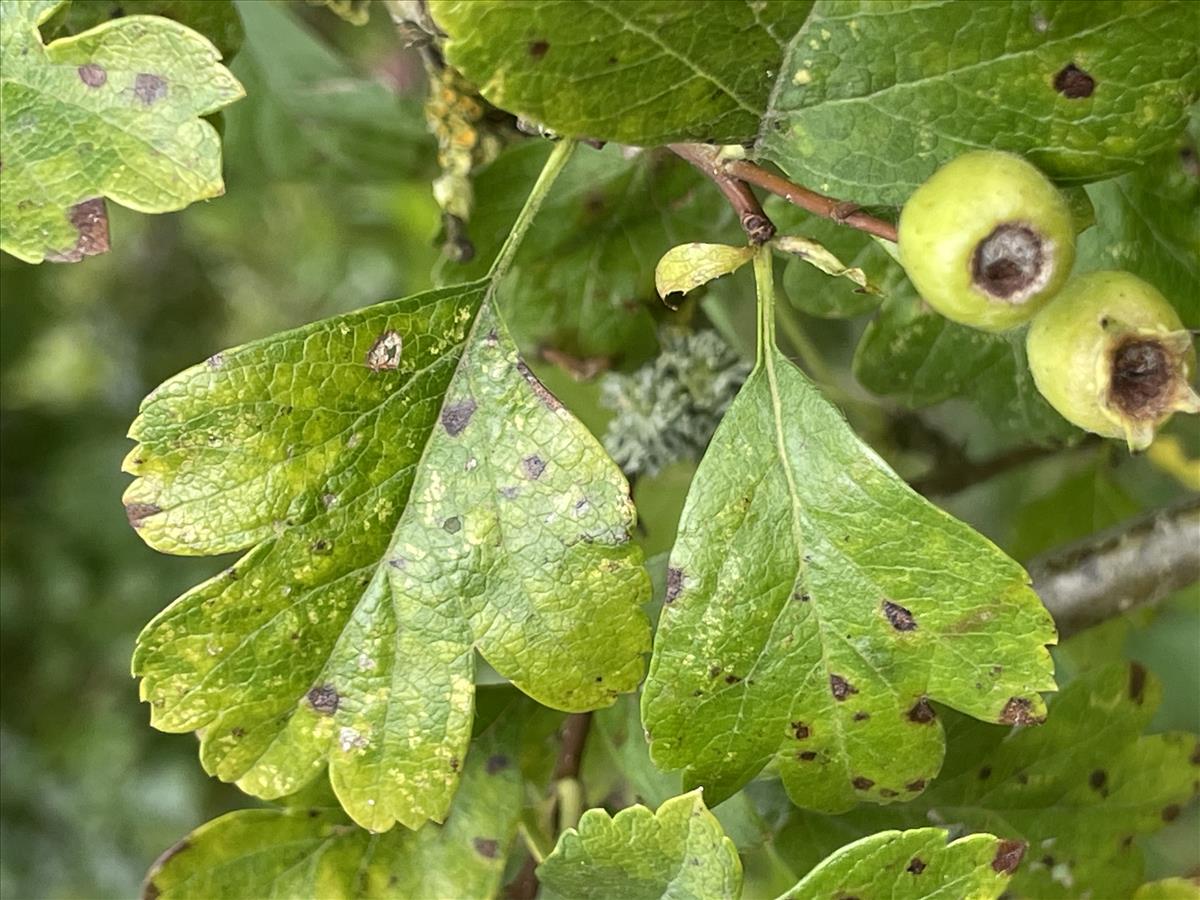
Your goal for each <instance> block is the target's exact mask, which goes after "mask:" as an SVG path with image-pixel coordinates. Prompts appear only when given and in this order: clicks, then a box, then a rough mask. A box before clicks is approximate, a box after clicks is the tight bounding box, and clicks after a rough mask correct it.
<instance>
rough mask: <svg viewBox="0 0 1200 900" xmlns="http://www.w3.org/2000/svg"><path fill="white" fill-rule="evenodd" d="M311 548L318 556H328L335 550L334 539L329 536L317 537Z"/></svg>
mask: <svg viewBox="0 0 1200 900" xmlns="http://www.w3.org/2000/svg"><path fill="white" fill-rule="evenodd" d="M309 549H311V550H312V552H313V553H314V554H315V555H317V556H328V555H329V554H330V553H332V552H333V541H331V540H330V539H329V538H317V539H316V540H315V541H313V542H312V544H311V545H310V547H309Z"/></svg>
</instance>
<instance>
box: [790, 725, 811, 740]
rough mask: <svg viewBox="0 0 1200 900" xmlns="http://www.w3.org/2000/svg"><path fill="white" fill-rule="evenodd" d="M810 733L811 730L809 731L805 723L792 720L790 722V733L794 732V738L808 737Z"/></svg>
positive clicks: (802, 738)
mask: <svg viewBox="0 0 1200 900" xmlns="http://www.w3.org/2000/svg"><path fill="white" fill-rule="evenodd" d="M811 733H812V732H811V731H809V728H808V726H807V725H805V724H804V723H803V722H793V723H792V734H794V735H795V736H796V740H798V741H802V740H804V739H805V738H806V737H808V736H809V735H810V734H811Z"/></svg>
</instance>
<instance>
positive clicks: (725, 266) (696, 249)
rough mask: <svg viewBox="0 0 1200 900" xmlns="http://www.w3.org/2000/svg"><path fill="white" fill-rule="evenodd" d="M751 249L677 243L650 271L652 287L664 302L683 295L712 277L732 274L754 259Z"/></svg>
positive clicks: (753, 251) (722, 245) (706, 282)
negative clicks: (670, 296) (652, 272)
mask: <svg viewBox="0 0 1200 900" xmlns="http://www.w3.org/2000/svg"><path fill="white" fill-rule="evenodd" d="M755 252H756V251H755V249H754V248H753V247H731V246H730V245H728V244H680V245H679V246H677V247H672V248H671V249H670V250H668V251H667V252H666V253H664V254H663V257H662V259H660V260H659V261H658V265H657V266H655V268H654V287H655V289H656V290H657V291H658V296H660V297H662V298H663V299H664V300H666V299H667V297H668V295H670V294H686V293H687V292H688V291H693V290H695V289H696V288H698V287H700V286H701V285H704V284H708V282H710V281H712V280H713V279H714V278H720V277H721V276H722V275H729V274H730V273H732V272H736V271H737V270H738V269H740V268H741V267H742V266H744V265H745V264H746V263H748V262H750V260H751V259H753V258H754V254H755Z"/></svg>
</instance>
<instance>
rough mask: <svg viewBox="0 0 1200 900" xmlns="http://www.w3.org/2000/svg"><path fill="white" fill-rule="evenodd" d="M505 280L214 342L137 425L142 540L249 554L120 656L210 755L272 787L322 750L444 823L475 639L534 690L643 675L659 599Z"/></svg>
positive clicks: (361, 815)
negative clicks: (538, 361)
mask: <svg viewBox="0 0 1200 900" xmlns="http://www.w3.org/2000/svg"><path fill="white" fill-rule="evenodd" d="M494 288H495V282H494V281H492V280H486V279H485V280H483V281H477V282H472V283H469V284H465V285H459V286H456V287H452V288H444V289H440V290H434V291H430V292H427V293H424V294H418V295H416V296H413V297H408V298H405V299H403V300H396V301H391V302H388V303H382V304H378V305H376V306H372V307H368V308H366V309H363V310H359V311H357V312H354V313H350V314H347V315H342V316H338V317H335V318H332V319H327V320H324V321H321V322H316V323H313V324H311V325H308V326H305V327H303V328H299V329H296V330H294V331H291V332H286V333H283V334H280V335H276V336H274V337H270V338H267V339H265V340H262V341H257V342H255V343H251V344H247V345H245V346H243V347H240V348H236V349H234V350H230V351H228V352H225V353H221V354H217V355H216V356H214V357H212V358H210V359H209V360H208V361H207V362H206V363H203V364H201V365H199V366H196V367H194V368H192V369H189V370H187V371H185V372H183V373H181V374H180V375H178V376H176V377H174V378H172V379H170V380H169V381H167V382H166V383H165V384H163V385H162V386H160V387H159V388H158V389H157V390H155V391H154V392H153V393H152V394H151V395H150V396H149V397H148V398H147V399H146V401H145V402H144V403H143V406H142V410H141V413H140V414H139V416H138V418H137V420H136V421H135V422H134V424H133V426H132V427H131V430H130V435H131V436H132V437H133V438H134V439H135V440H137V441H138V442H139V443H138V446H137V447H135V448H134V450H133V451H131V453H130V454H129V456H128V458H127V461H126V469H127V471H129V472H131V473H132V474H134V475H136V476H137V480H136V481H134V482H133V484H131V485H130V487H129V489H128V491H127V493H126V497H125V501H126V510H127V512H128V514H129V518H130V522H131V523H132V524H133V525H134V527H136V528H137V529H138V531H139V533H140V534H141V536H142V537H143V539H145V540H146V541H147V543H149V544H150V545H151V546H153V547H155V548H157V549H160V550H164V551H167V552H174V553H183V554H214V553H225V552H229V551H234V550H242V549H245V548H250V549H249V552H248V553H246V555H245V556H244V557H242V559H240V560H239V561H238V562H237V563H236V564H234V565H233V566H232V567H231V568H229V569H228V570H226V571H225V572H224V573H222V574H221V575H218V576H217V577H215V578H214V579H212V580H211V581H209V582H207V583H205V584H202V585H200V586H199V587H197V588H195V589H194V590H192V591H190V592H188V593H187V594H185V595H184V596H182V597H181V598H179V599H178V600H177V601H176V602H175V603H173V604H172V605H171V606H170V607H168V608H167V609H166V610H164V611H163V612H162V613H161V614H160V615H159V616H158V617H157V618H155V619H154V621H152V622H151V623H150V624H149V625H148V626H147V627H146V629H145V630H144V631H143V633H142V635H141V636H140V638H139V640H138V645H137V650H136V652H135V655H134V663H133V668H134V673H135V674H137V675H140V676H141V677H142V679H143V680H142V686H141V691H142V696H143V698H144V699H146V700H148V701H149V702H150V703H151V707H152V722H153V724H154V725H155V726H156V727H158V728H160V729H163V730H167V731H191V730H196V729H202V732H203V735H202V739H201V759H202V762H203V763H204V766H205V768H206V770H207V771H209V772H210V773H212V774H215V775H217V776H218V777H220V778H221V779H223V780H226V781H236V782H237V783H238V784H239V786H240V787H241V788H242V789H243V790H246V791H247V792H249V793H251V794H254V795H255V796H259V797H264V798H273V797H280V796H284V795H286V794H289V793H292V792H294V791H296V790H298V789H299V788H300V787H302V786H303V785H304V784H305V783H307V782H308V781H310V780H311V779H313V778H314V777H315V776H317V775H318V774H319V773H320V771H321V769H322V768H323V767H324V766H325V765H326V764H328V767H329V773H330V779H331V781H332V784H333V787H334V789H335V791H336V793H337V795H338V798H339V799H340V800H341V802H342V804H343V806H344V807H345V808H346V810H347V812H348V813H349V814H350V815H351V817H352V818H353V819H354V820H355V821H356V822H358V823H359V824H360V825H362V826H364V827H366V828H370V829H371V830H373V831H384V830H386V829H388V828H390V827H391V826H392V824H393V823H394V822H396V821H400V822H402V823H403V824H404V825H406V826H408V827H410V828H416V827H419V826H420V825H421V824H422V823H423V822H425V821H426V820H427V819H435V820H437V821H441V820H443V819H444V817H445V815H446V812H447V810H448V809H449V806H450V800H451V797H452V796H453V793H454V790H455V787H456V785H457V783H458V780H459V777H460V768H461V765H462V760H463V757H464V755H465V753H466V750H467V741H468V738H469V736H470V732H471V721H472V704H473V697H474V672H475V651H476V650H478V651H479V652H480V653H481V654H482V655H483V656H484V658H485V659H486V660H487V661H488V662H489V663H490V664H491V665H492V666H493V667H494V668H495V669H496V670H497V671H498V672H499V673H500V674H502V675H503V676H505V677H506V678H508V679H509V680H510V681H512V682H513V683H514V684H515V685H516V686H517V687H519V688H520V689H521V690H523V691H524V692H526V693H527V694H529V695H530V696H532V697H534V698H536V699H537V700H539V702H542V703H544V704H546V705H549V706H553V707H555V708H558V709H563V710H585V709H593V708H596V707H599V706H604V705H607V704H610V703H612V702H613V700H614V699H615V697H616V696H617V695H618V694H619V693H621V692H623V691H630V690H633V689H634V688H635V687H636V686H637V684H638V682H639V681H640V679H641V674H642V671H643V660H642V654H643V653H644V652H645V650H646V649H647V645H648V624H647V621H646V617H645V614H644V613H643V612H642V610H641V609H640V604H641V603H642V602H643V601H644V600H645V599H646V597H647V596H648V592H649V584H648V579H647V577H646V573H645V571H644V569H643V568H642V566H641V564H640V563H641V560H640V552H639V551H638V550H637V548H636V547H635V546H634V545H633V544H632V543H631V541H630V530H631V528H632V527H633V523H634V512H633V507H632V504H631V502H630V500H629V495H628V487H627V485H626V483H625V481H624V479H623V478H622V477H621V475H620V472H619V471H618V470H617V469H616V467H615V466H614V465H613V463H612V462H611V460H609V459H608V458H607V457H606V456H605V455H604V452H603V450H602V449H601V448H600V446H599V444H598V443H597V442H596V441H595V439H594V438H592V437H591V435H590V434H589V433H588V432H587V431H586V429H585V428H584V427H583V426H582V425H581V424H580V423H579V422H578V421H576V420H575V419H574V418H573V417H572V416H571V415H570V413H568V412H567V411H566V410H565V409H564V408H563V407H562V406H561V404H560V403H559V402H558V401H557V399H556V398H554V397H553V395H551V394H550V392H549V391H548V390H546V388H545V387H544V386H543V385H542V384H541V383H540V382H539V381H538V380H537V379H536V377H535V376H534V375H533V374H532V372H530V370H529V369H528V368H527V367H526V365H525V363H524V362H523V361H522V360H521V359H520V357H519V356H518V354H517V351H516V348H515V346H514V345H513V343H512V341H511V338H509V336H508V333H507V331H506V329H505V328H504V326H503V324H502V323H501V322H500V320H499V319H498V318H497V316H496V314H495V312H494V311H493V308H492V302H493V293H494Z"/></svg>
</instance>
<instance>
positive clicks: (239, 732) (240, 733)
mask: <svg viewBox="0 0 1200 900" xmlns="http://www.w3.org/2000/svg"><path fill="white" fill-rule="evenodd" d="M229 736H230V737H234V738H243V737H245V736H246V729H245V728H241V727H236V728H231V729H229Z"/></svg>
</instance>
